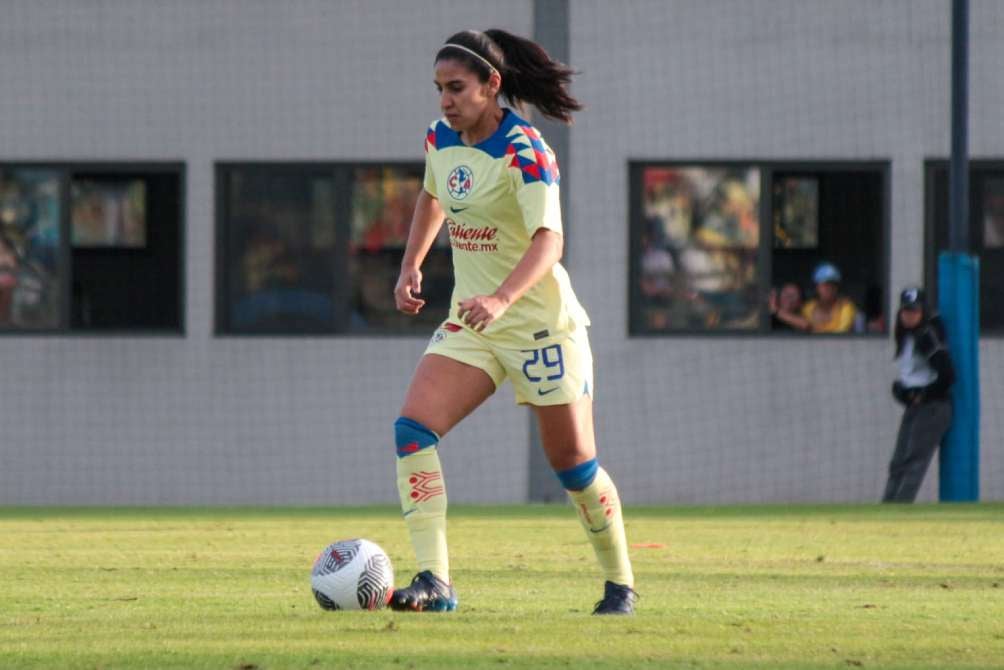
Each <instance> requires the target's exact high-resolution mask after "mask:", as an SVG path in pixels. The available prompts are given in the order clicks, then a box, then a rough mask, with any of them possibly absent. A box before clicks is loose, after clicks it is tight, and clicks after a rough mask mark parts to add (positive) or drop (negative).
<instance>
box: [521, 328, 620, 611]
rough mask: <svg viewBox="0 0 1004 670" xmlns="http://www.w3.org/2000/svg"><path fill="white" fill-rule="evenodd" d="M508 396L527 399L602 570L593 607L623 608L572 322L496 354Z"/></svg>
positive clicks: (613, 520) (583, 366) (609, 489)
mask: <svg viewBox="0 0 1004 670" xmlns="http://www.w3.org/2000/svg"><path fill="white" fill-rule="evenodd" d="M501 358H502V360H503V363H504V364H505V367H506V370H507V372H508V375H509V378H510V379H511V380H512V382H513V386H514V388H515V390H516V401H517V402H520V403H529V404H531V405H533V407H534V412H535V413H536V415H537V420H538V423H539V425H540V436H541V442H542V444H543V447H544V452H545V454H546V455H547V459H548V461H549V463H550V464H551V467H552V468H554V470H555V472H556V473H557V474H558V478H559V479H560V480H561V483H562V485H563V486H564V487H565V490H566V491H567V492H568V497H569V498H570V499H571V501H572V504H573V505H574V506H575V510H576V512H577V513H578V515H579V520H580V522H581V523H582V526H583V528H584V529H585V531H586V535H587V537H588V538H589V541H590V543H591V544H592V545H593V549H594V551H595V552H596V557H597V559H598V560H599V563H600V566H601V568H602V569H603V573H604V575H605V576H606V579H607V584H606V594H605V595H604V598H603V600H602V601H600V603H599V605H598V606H597V609H596V612H597V613H601V614H607V613H615V612H616V613H630V612H631V611H632V610H633V606H634V600H635V598H636V595H635V593H634V591H633V590H632V588H633V586H634V575H633V574H632V572H631V562H630V560H629V559H628V554H627V540H626V539H625V535H624V519H623V515H622V513H621V505H620V498H619V497H618V495H617V487H616V486H614V483H613V481H611V479H610V476H609V475H608V474H607V473H606V471H605V470H604V469H603V468H601V467H599V463H598V462H597V460H596V438H595V436H594V433H593V401H592V386H593V360H592V353H591V352H590V349H589V338H588V337H587V335H586V331H585V329H580V330H578V331H576V332H573V333H571V334H569V335H568V336H566V337H564V338H559V339H558V340H557V341H553V340H552V341H545V342H543V343H540V344H538V347H537V348H535V349H526V350H520V351H518V352H512V354H505V355H502V356H501Z"/></svg>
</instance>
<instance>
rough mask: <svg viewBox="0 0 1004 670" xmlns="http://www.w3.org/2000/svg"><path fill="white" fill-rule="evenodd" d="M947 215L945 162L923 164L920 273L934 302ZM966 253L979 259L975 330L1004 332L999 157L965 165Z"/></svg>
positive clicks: (1003, 171) (1003, 188)
mask: <svg viewBox="0 0 1004 670" xmlns="http://www.w3.org/2000/svg"><path fill="white" fill-rule="evenodd" d="M948 216H949V213H948V162H947V161H931V162H928V164H927V221H928V226H927V240H928V243H927V244H926V245H925V248H926V249H927V258H926V259H925V261H926V262H925V265H926V272H925V274H926V280H927V287H928V290H929V292H930V294H931V295H932V297H933V298H934V299H935V300H937V290H938V254H939V253H940V252H942V251H945V250H947V249H949V246H950V242H949V229H948V223H949V222H948ZM968 251H969V253H972V254H974V255H976V256H978V257H979V261H980V279H979V281H980V331H981V332H984V333H995V334H1000V333H1004V161H984V160H978V161H972V162H971V163H970V171H969V250H968ZM935 304H937V303H935Z"/></svg>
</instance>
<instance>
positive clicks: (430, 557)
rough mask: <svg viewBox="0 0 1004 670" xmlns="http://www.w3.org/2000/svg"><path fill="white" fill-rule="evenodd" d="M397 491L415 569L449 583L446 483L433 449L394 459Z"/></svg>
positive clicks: (436, 454) (437, 454)
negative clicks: (411, 548)
mask: <svg viewBox="0 0 1004 670" xmlns="http://www.w3.org/2000/svg"><path fill="white" fill-rule="evenodd" d="M397 491H398V494H399V495H400V496H401V511H402V512H404V522H405V524H406V525H407V526H408V532H409V533H410V534H411V544H412V546H413V547H414V548H415V557H416V558H417V559H418V570H419V572H422V571H424V570H431V571H432V573H433V574H434V575H436V576H437V577H439V578H440V579H442V580H443V581H444V582H447V583H449V582H450V559H449V556H448V554H447V549H446V484H445V483H444V482H443V468H442V467H441V466H440V464H439V453H438V452H437V451H436V447H426V448H425V449H422V450H420V451H417V452H415V453H413V454H409V455H408V456H405V457H404V458H398V459H397Z"/></svg>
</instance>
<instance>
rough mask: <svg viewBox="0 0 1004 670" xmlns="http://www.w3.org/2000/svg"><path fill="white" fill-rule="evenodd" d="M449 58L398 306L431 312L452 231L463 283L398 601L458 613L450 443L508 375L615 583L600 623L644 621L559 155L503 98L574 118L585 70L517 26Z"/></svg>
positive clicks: (416, 488)
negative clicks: (599, 411) (603, 439)
mask: <svg viewBox="0 0 1004 670" xmlns="http://www.w3.org/2000/svg"><path fill="white" fill-rule="evenodd" d="M434 62H435V83H436V88H437V89H438V91H439V103H440V108H441V109H442V111H443V118H441V119H439V120H437V121H435V122H434V123H433V124H432V125H431V126H430V127H429V129H428V131H427V132H426V136H425V152H426V153H425V182H424V189H423V191H422V193H421V194H420V195H419V197H418V201H417V203H416V206H415V213H414V215H413V217H412V222H411V229H410V231H409V235H408V244H407V247H406V249H405V254H404V259H403V261H402V263H401V273H400V276H399V278H398V281H397V285H396V287H395V289H394V298H395V302H396V306H397V308H398V309H399V310H400V311H402V312H404V313H406V314H417V313H418V312H419V311H420V310H421V309H422V308H423V306H424V305H425V301H424V300H423V299H422V298H421V286H422V272H421V269H420V268H421V265H422V261H423V260H424V258H425V256H426V254H427V252H428V250H429V248H430V246H431V245H432V242H433V240H434V239H435V237H436V234H437V233H438V231H439V230H440V229H441V227H442V226H443V224H444V223H445V224H446V226H447V229H448V232H449V236H450V246H451V248H452V256H453V269H454V290H453V296H452V299H451V305H452V308H451V310H450V313H449V314H448V315H446V320H445V321H444V322H443V323H442V325H441V326H440V327H439V328H438V329H437V330H436V331H435V332H434V333H433V336H432V339H431V340H430V342H429V345H428V347H427V348H426V351H425V354H424V355H423V356H422V359H421V361H420V362H419V365H418V368H417V370H416V371H415V373H414V376H413V377H412V380H411V384H410V386H409V388H408V391H407V393H406V395H405V400H404V404H403V406H402V408H401V416H400V417H399V418H398V419H397V421H396V422H395V424H394V429H395V442H396V445H397V455H398V459H397V483H398V493H399V495H400V498H401V509H402V512H403V514H404V520H405V524H406V525H407V527H408V531H409V534H410V536H411V541H412V546H413V547H414V549H415V555H416V559H417V563H418V568H419V572H418V574H417V575H415V577H414V579H413V580H412V582H411V584H410V585H409V586H407V587H405V588H401V589H397V590H395V591H394V593H393V594H392V596H391V600H390V606H391V607H392V608H394V609H397V610H413V611H434V612H435V611H438V612H442V611H452V610H455V609H456V607H457V594H456V591H455V589H454V587H453V583H452V581H451V579H450V572H449V570H450V566H449V557H448V552H447V543H446V487H445V484H444V479H443V471H442V467H441V466H440V461H439V455H438V448H437V445H438V443H439V441H440V439H441V438H442V437H444V436H445V435H446V434H447V433H448V432H449V431H450V429H452V428H453V427H454V426H455V425H456V424H457V423H459V422H460V421H461V420H462V419H464V418H465V417H466V416H467V415H468V414H470V413H471V412H473V411H474V410H475V409H476V408H477V407H478V406H479V405H481V403H482V402H484V401H485V400H486V399H487V398H488V397H489V396H491V395H492V394H493V393H494V392H495V390H496V389H497V388H498V387H499V386H500V385H501V384H502V383H503V382H504V381H505V380H507V379H508V380H509V381H511V382H512V384H513V387H514V389H515V395H516V402H517V403H520V404H529V405H531V406H532V407H533V409H534V413H535V414H536V417H537V420H538V422H539V425H540V435H541V442H542V445H543V448H544V452H545V453H546V455H547V458H548V461H549V463H550V465H551V467H552V468H553V469H554V470H555V473H556V474H557V476H558V479H559V480H560V481H561V483H562V485H563V486H564V488H565V489H566V491H567V492H568V497H569V498H570V500H571V501H572V503H573V505H574V506H575V509H576V512H577V513H578V516H579V520H580V522H581V524H582V525H583V527H584V529H585V531H586V536H587V537H588V538H589V540H590V542H591V544H592V545H593V549H594V551H595V554H596V557H597V559H598V561H599V563H600V567H601V568H602V571H603V574H604V576H605V578H606V582H605V584H604V595H603V598H602V599H601V600H600V601H599V602H598V603H597V605H596V607H595V609H594V611H593V612H594V614H631V613H633V611H634V603H635V600H636V598H637V594H636V593H635V591H634V576H633V574H632V571H631V563H630V560H629V558H628V553H627V540H626V538H625V533H624V521H623V516H622V513H621V505H620V499H619V496H618V494H617V488H616V487H615V486H614V483H613V481H612V480H611V478H610V476H609V475H608V474H607V473H606V471H605V470H604V469H603V468H602V467H600V466H599V463H598V462H597V460H596V444H595V438H594V431H593V416H592V396H593V393H594V389H593V368H592V353H591V352H590V348H589V338H588V336H587V333H586V327H587V326H588V325H589V318H588V316H587V315H586V312H585V310H584V309H583V308H582V306H581V305H580V304H579V301H578V300H577V299H576V297H575V293H574V292H573V291H572V286H571V283H570V281H569V278H568V273H567V272H566V271H565V269H564V268H563V267H562V266H561V264H560V263H559V260H560V258H561V254H562V248H563V241H564V238H563V235H562V224H561V207H560V200H559V191H558V182H559V171H558V164H557V160H556V159H555V156H554V153H553V152H552V151H551V149H550V147H548V146H547V144H546V142H545V141H544V139H543V138H542V137H541V135H540V132H539V131H537V129H536V128H534V127H533V126H532V125H530V124H529V123H528V122H527V121H526V120H524V119H523V118H521V117H520V116H519V115H518V114H517V113H516V112H515V111H513V110H512V109H509V108H506V107H502V106H501V105H500V104H499V100H498V99H499V97H500V96H501V97H502V98H504V99H506V100H507V101H508V102H510V103H512V104H514V105H522V104H532V105H533V106H534V107H536V109H537V110H538V111H539V112H540V113H541V114H543V115H544V116H547V117H551V118H554V119H557V120H560V121H564V122H566V123H570V122H571V115H572V112H574V111H577V110H579V109H581V105H580V104H579V102H578V101H577V100H576V99H575V98H573V97H572V96H571V95H570V94H569V93H568V91H567V85H568V83H569V82H570V80H571V75H572V70H571V69H569V68H568V66H567V65H564V64H563V63H559V62H557V61H554V60H552V59H551V58H550V56H548V54H547V52H545V51H544V49H542V48H541V47H540V46H539V45H538V44H536V43H534V42H533V41H531V40H528V39H525V38H522V37H518V36H516V35H513V34H511V33H508V32H506V31H503V30H487V31H485V32H478V31H472V30H469V31H464V32H461V33H457V34H455V35H453V36H452V37H450V38H449V39H448V40H446V42H445V43H444V44H443V46H441V47H440V48H439V50H438V52H437V53H436V58H435V61H434ZM486 439H491V438H490V437H488V438H486Z"/></svg>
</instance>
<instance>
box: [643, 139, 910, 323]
mask: <svg viewBox="0 0 1004 670" xmlns="http://www.w3.org/2000/svg"><path fill="white" fill-rule="evenodd" d="M649 167H656V168H659V167H670V168H673V167H675V168H684V167H695V168H726V169H728V168H733V169H735V168H754V169H759V170H760V206H759V216H760V239H759V246H758V249H757V278H758V281H759V283H760V293H761V294H762V296H763V300H762V302H761V305H760V327H759V328H756V329H749V330H738V329H736V330H686V329H667V330H662V331H658V332H647V331H644V330H642V329H640V328H639V327H638V325H637V324H638V323H639V322H640V319H639V314H638V310H639V305H640V301H639V286H640V284H639V280H640V269H641V268H640V252H641V244H640V241H641V235H640V231H641V230H642V227H643V225H644V218H643V213H642V212H641V203H642V195H643V194H642V183H643V180H642V176H643V174H644V170H645V169H646V168H649ZM836 172H871V173H874V174H876V175H878V177H879V180H880V192H881V194H882V200H883V202H882V204H881V208H880V212H881V230H880V231H879V241H880V242H879V244H880V249H879V255H880V258H879V267H880V277H878V280H879V282H878V283H879V284H880V285H881V286H882V287H883V292H882V293H883V295H882V297H883V300H882V316H883V318H884V320H885V323H886V324H887V325H886V328H885V330H884V331H883V332H867V331H866V332H849V333H805V332H799V331H778V330H772V329H771V327H770V311H769V309H768V306H767V300H766V297H767V295H768V292H769V291H770V289H771V288H772V274H773V263H772V254H773V251H774V246H773V244H774V236H773V226H772V222H773V215H774V206H773V197H772V190H773V177H774V175H775V174H778V173H784V174H787V173H836ZM891 173H892V161H891V160H889V159H870V160H853V159H780V160H777V159H758V158H746V159H727V160H719V159H710V158H674V159H670V160H657V159H629V160H628V170H627V175H628V227H627V228H628V254H629V258H628V287H627V300H628V309H627V314H626V316H627V335H628V337H629V338H652V337H655V338H659V337H668V338H722V337H725V338H754V339H756V338H810V339H821V340H822V339H833V338H837V339H845V340H846V339H866V340H874V339H884V338H886V337H887V336H888V333H889V331H890V329H891V324H890V321H889V317H890V313H889V312H890V307H889V305H890V300H889V295H890V291H891V278H890V267H891V261H890V258H891V244H890V239H891V226H892V209H891V207H892V192H891ZM820 260H824V259H822V258H821V259H820Z"/></svg>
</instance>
